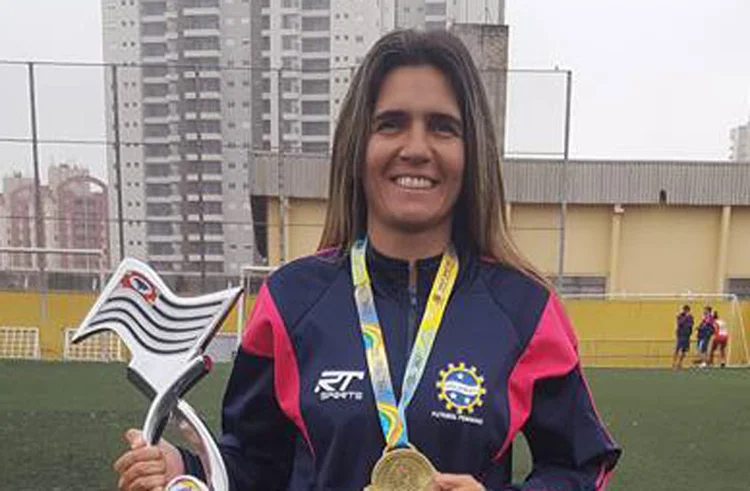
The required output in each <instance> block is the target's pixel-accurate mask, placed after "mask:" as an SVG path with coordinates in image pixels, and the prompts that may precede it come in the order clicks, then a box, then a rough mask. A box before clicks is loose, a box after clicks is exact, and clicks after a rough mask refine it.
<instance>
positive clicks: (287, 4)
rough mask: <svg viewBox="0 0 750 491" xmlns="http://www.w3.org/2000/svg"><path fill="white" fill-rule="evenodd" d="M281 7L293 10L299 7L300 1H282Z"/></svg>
mask: <svg viewBox="0 0 750 491" xmlns="http://www.w3.org/2000/svg"><path fill="white" fill-rule="evenodd" d="M281 6H282V7H284V8H292V7H298V6H299V0H282V1H281Z"/></svg>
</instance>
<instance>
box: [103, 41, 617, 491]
mask: <svg viewBox="0 0 750 491" xmlns="http://www.w3.org/2000/svg"><path fill="white" fill-rule="evenodd" d="M493 135H495V131H494V128H493V126H492V118H491V114H490V111H489V108H488V105H487V101H486V97H485V94H484V89H483V87H482V84H481V79H480V77H479V74H478V72H477V69H476V67H475V66H474V64H473V63H472V60H471V56H470V55H469V53H468V52H467V50H466V48H465V47H464V46H463V44H462V43H461V42H460V41H459V40H458V39H457V38H456V37H454V36H453V35H451V34H449V33H447V32H438V31H431V32H417V31H397V32H393V33H391V34H388V35H386V36H385V37H383V38H382V39H381V40H380V41H379V42H378V43H376V44H375V46H374V47H373V48H372V49H371V51H370V52H369V54H368V55H367V57H366V59H365V60H364V62H363V64H362V65H361V66H360V68H359V70H358V72H357V74H356V76H355V78H354V80H353V83H352V86H351V87H350V90H349V93H348V95H347V98H346V100H345V102H344V104H343V106H342V112H341V115H340V117H339V125H338V127H337V129H336V133H335V137H334V145H333V153H332V165H331V178H330V192H329V194H330V197H329V198H330V199H329V205H328V212H327V216H326V224H325V226H324V233H323V237H322V239H321V251H320V252H319V253H318V254H316V255H314V256H311V257H306V258H302V259H299V260H296V261H294V262H292V263H289V264H287V265H285V266H283V267H281V268H280V269H278V270H277V271H276V272H274V273H273V274H272V275H271V276H270V277H269V278H268V280H267V282H266V284H265V285H264V286H263V287H262V289H261V291H260V293H259V294H258V297H257V299H256V303H255V306H254V310H253V313H252V315H251V316H250V319H249V321H248V324H247V326H246V329H245V332H244V335H243V341H242V349H241V350H240V351H239V353H238V354H237V358H236V359H235V365H234V369H233V372H232V376H231V379H230V381H229V384H228V386H227V392H226V395H225V399H224V406H223V416H224V424H223V429H224V435H223V436H222V439H221V443H220V446H221V449H222V455H223V457H224V459H225V461H226V467H227V470H228V472H229V476H230V480H231V482H232V489H241V490H256V489H257V490H284V489H288V490H329V489H346V490H354V489H363V488H366V489H369V490H371V491H384V490H388V491H399V490H407V489H408V490H415V489H419V490H422V489H430V490H459V489H460V490H464V491H471V490H475V491H479V490H485V489H495V490H500V489H503V490H507V489H556V490H570V491H573V490H580V489H587V490H601V489H604V487H605V485H606V482H607V478H608V476H609V474H610V472H611V471H612V469H613V468H614V466H615V463H616V462H617V459H618V456H619V452H620V451H619V449H618V448H617V445H616V444H615V443H614V441H613V440H612V439H611V438H610V436H609V435H608V433H607V431H606V429H605V427H604V426H603V424H602V423H601V421H600V420H599V418H598V416H597V414H596V411H595V409H594V406H593V402H592V399H591V396H590V395H589V392H588V388H587V386H586V383H585V380H584V378H583V375H582V373H581V370H580V363H579V359H578V353H577V348H576V340H575V336H574V334H573V331H572V328H571V326H570V323H569V322H568V320H567V317H566V316H565V313H564V312H563V310H562V307H561V303H560V301H559V300H558V298H557V297H556V295H555V294H554V292H552V291H551V290H550V288H549V287H548V286H547V285H546V283H545V282H544V281H543V280H542V279H541V277H540V275H539V274H538V273H536V272H535V271H534V270H533V268H531V267H530V266H529V265H528V263H527V262H526V261H525V260H524V259H523V258H522V256H521V255H520V253H519V252H517V250H516V248H515V247H514V246H513V244H512V242H511V239H510V236H509V233H508V230H507V226H506V224H505V223H504V221H503V216H502V213H501V210H502V206H503V203H504V201H503V192H502V189H503V188H502V179H501V174H500V166H499V157H498V152H497V145H496V142H495V140H494V136H493ZM521 431H522V432H523V433H524V435H525V436H526V438H527V440H528V442H529V445H530V447H531V448H532V455H533V457H534V470H533V472H532V474H531V475H530V476H529V478H528V479H527V481H526V482H525V483H524V484H522V485H520V487H511V485H510V475H511V451H510V447H511V442H512V441H513V440H514V438H515V436H516V435H517V434H518V433H519V432H521ZM128 436H129V439H130V441H131V450H129V451H128V452H126V453H125V455H123V457H122V458H121V459H120V460H118V462H117V463H116V465H115V468H116V469H117V471H118V472H119V473H120V477H121V479H120V489H127V490H135V489H154V488H158V487H159V486H162V485H163V484H164V483H165V482H167V480H168V479H170V478H172V477H174V476H175V475H176V474H178V473H182V472H185V471H187V472H189V473H192V474H195V475H198V476H201V475H202V474H203V468H202V466H201V463H200V459H199V458H198V457H197V456H196V455H194V454H192V453H190V452H188V451H185V450H181V449H176V448H175V447H173V446H171V445H170V444H168V443H166V442H162V443H160V444H159V446H158V447H156V448H148V447H145V446H144V444H143V441H142V438H141V437H140V435H139V434H138V433H137V432H134V431H131V432H129V433H128Z"/></svg>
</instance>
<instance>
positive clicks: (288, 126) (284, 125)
mask: <svg viewBox="0 0 750 491" xmlns="http://www.w3.org/2000/svg"><path fill="white" fill-rule="evenodd" d="M281 132H282V133H283V134H285V135H286V134H296V133H297V125H295V124H294V122H292V121H282V122H281Z"/></svg>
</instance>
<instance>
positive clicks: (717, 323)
mask: <svg viewBox="0 0 750 491" xmlns="http://www.w3.org/2000/svg"><path fill="white" fill-rule="evenodd" d="M728 345H729V328H728V327H727V323H726V322H725V321H724V320H723V319H720V318H719V313H718V312H717V311H714V339H713V342H712V343H711V355H710V356H709V360H708V363H709V364H710V365H713V364H714V354H715V353H716V350H717V349H718V350H719V363H720V366H721V368H724V367H725V366H727V346H728Z"/></svg>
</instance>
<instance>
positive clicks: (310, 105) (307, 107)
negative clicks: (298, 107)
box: [302, 101, 330, 115]
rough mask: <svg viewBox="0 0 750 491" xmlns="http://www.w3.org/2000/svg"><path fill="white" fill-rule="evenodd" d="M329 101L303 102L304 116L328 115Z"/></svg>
mask: <svg viewBox="0 0 750 491" xmlns="http://www.w3.org/2000/svg"><path fill="white" fill-rule="evenodd" d="M329 110H330V108H329V104H328V101H302V114H321V115H328V113H329Z"/></svg>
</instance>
